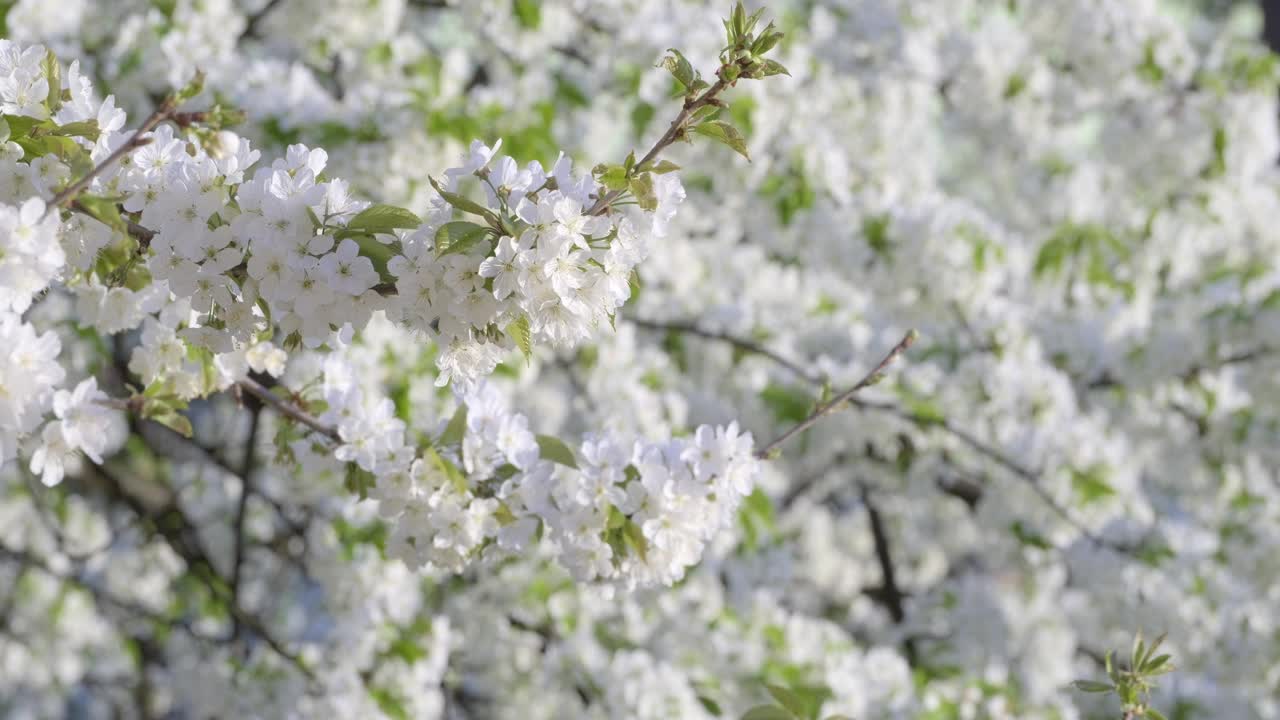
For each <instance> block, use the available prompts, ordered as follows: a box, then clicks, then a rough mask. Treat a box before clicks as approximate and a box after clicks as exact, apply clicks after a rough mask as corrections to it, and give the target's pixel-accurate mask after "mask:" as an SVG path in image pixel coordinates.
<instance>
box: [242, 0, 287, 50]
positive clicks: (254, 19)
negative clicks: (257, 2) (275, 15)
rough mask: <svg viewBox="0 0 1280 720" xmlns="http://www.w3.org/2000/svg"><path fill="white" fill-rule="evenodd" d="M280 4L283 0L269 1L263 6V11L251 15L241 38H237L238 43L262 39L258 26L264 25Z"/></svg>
mask: <svg viewBox="0 0 1280 720" xmlns="http://www.w3.org/2000/svg"><path fill="white" fill-rule="evenodd" d="M280 2H281V0H267V4H266V5H263V6H262V8H261V9H259V10H258V11H257V12H255V13H253V14H252V15H250V16H249V18H248V21H247V22H246V23H245V24H244V30H242V31H240V37H238V38H236V42H240V41H241V40H245V39H247V38H258V37H261V35H260V34H259V31H258V26H259V25H261V24H262V21H263V20H264V19H266V17H267V15H269V14H270V13H271V11H272V10H275V9H276V7H277V6H278V5H279V4H280Z"/></svg>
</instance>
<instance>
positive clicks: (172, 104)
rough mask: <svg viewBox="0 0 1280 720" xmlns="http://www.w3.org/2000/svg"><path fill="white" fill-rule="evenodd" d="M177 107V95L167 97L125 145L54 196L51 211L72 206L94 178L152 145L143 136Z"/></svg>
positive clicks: (50, 203) (50, 204)
mask: <svg viewBox="0 0 1280 720" xmlns="http://www.w3.org/2000/svg"><path fill="white" fill-rule="evenodd" d="M177 106H178V102H177V96H176V95H172V94H170V95H169V96H168V97H166V98H165V99H164V100H163V101H162V102H161V103H160V106H159V107H157V108H156V109H155V110H154V111H153V112H152V113H151V115H149V116H147V119H146V120H143V121H142V125H140V126H139V127H138V129H137V130H135V131H134V132H133V135H131V136H130V137H129V139H128V140H126V141H125V142H124V144H123V145H121V146H120V147H118V148H116V149H115V151H114V152H112V153H111V154H110V155H108V156H107V157H106V159H104V160H103V161H102V162H100V163H98V164H97V165H95V166H93V169H92V170H90V171H89V172H87V173H85V174H84V177H82V178H80V179H79V180H77V181H75V182H73V183H71V184H70V185H68V186H67V187H65V188H63V189H62V192H59V193H58V194H57V195H54V196H53V199H52V200H50V201H49V209H50V210H52V209H53V208H58V207H68V206H70V205H71V203H72V201H74V200H75V199H76V196H77V195H79V194H80V193H81V192H83V191H84V189H85V188H87V187H89V183H91V182H93V179H94V178H96V177H98V175H101V174H102V173H103V171H105V170H106V169H107V168H109V167H111V166H112V165H114V164H116V163H117V162H119V161H120V160H121V159H123V158H124V157H125V156H126V155H128V154H129V153H131V152H133V151H134V150H137V149H138V148H140V147H142V146H143V145H146V144H148V143H150V142H151V138H149V137H143V136H144V135H146V134H147V133H149V132H151V131H152V130H154V129H155V128H156V126H158V125H159V124H160V123H162V122H164V121H165V120H167V119H168V118H169V116H170V115H172V114H173V111H174V110H176V109H177Z"/></svg>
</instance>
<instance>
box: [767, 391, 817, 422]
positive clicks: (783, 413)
mask: <svg viewBox="0 0 1280 720" xmlns="http://www.w3.org/2000/svg"><path fill="white" fill-rule="evenodd" d="M760 399H761V400H763V401H764V404H765V405H768V406H769V409H770V410H772V411H773V416H774V418H775V419H776V420H777V421H778V422H780V423H783V424H787V425H794V424H796V423H799V422H802V421H803V420H804V419H805V418H807V417H809V412H810V410H811V409H812V408H813V404H814V403H813V396H811V395H810V394H809V392H808V391H807V390H805V389H804V388H799V387H789V386H786V385H774V384H769V385H766V386H765V388H764V390H761V391H760Z"/></svg>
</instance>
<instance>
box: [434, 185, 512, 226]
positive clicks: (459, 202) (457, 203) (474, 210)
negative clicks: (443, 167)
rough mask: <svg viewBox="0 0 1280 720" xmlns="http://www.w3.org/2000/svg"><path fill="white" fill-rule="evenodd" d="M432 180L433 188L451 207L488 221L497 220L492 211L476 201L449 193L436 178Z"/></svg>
mask: <svg viewBox="0 0 1280 720" xmlns="http://www.w3.org/2000/svg"><path fill="white" fill-rule="evenodd" d="M430 180H431V187H433V188H435V190H436V192H438V193H440V197H442V198H444V201H445V202H447V203H449V204H450V205H452V206H454V207H456V208H458V209H459V210H461V211H463V212H469V213H471V214H472V215H481V216H483V217H484V218H486V219H492V220H496V219H497V217H498V216H497V215H495V214H494V213H493V211H492V210H490V209H489V208H487V207H485V206H484V205H481V204H480V203H478V202H476V201H475V200H472V199H471V198H468V197H466V196H464V195H459V194H458V193H454V192H449V191H448V190H445V189H444V187H443V186H442V185H441V184H440V183H438V182H436V179H435V178H430Z"/></svg>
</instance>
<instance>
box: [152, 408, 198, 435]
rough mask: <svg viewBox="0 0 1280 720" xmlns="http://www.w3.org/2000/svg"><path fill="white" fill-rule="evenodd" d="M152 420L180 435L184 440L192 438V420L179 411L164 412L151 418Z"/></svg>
mask: <svg viewBox="0 0 1280 720" xmlns="http://www.w3.org/2000/svg"><path fill="white" fill-rule="evenodd" d="M151 419H152V420H154V421H156V422H158V423H160V424H161V425H163V426H165V427H167V428H169V429H170V430H172V431H174V432H176V433H178V434H179V435H181V436H182V437H184V438H190V437H191V433H192V431H193V428H192V427H191V420H189V419H188V418H187V416H186V415H183V414H182V413H180V412H178V411H177V410H164V411H161V412H159V413H157V414H155V415H152V416H151Z"/></svg>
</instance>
